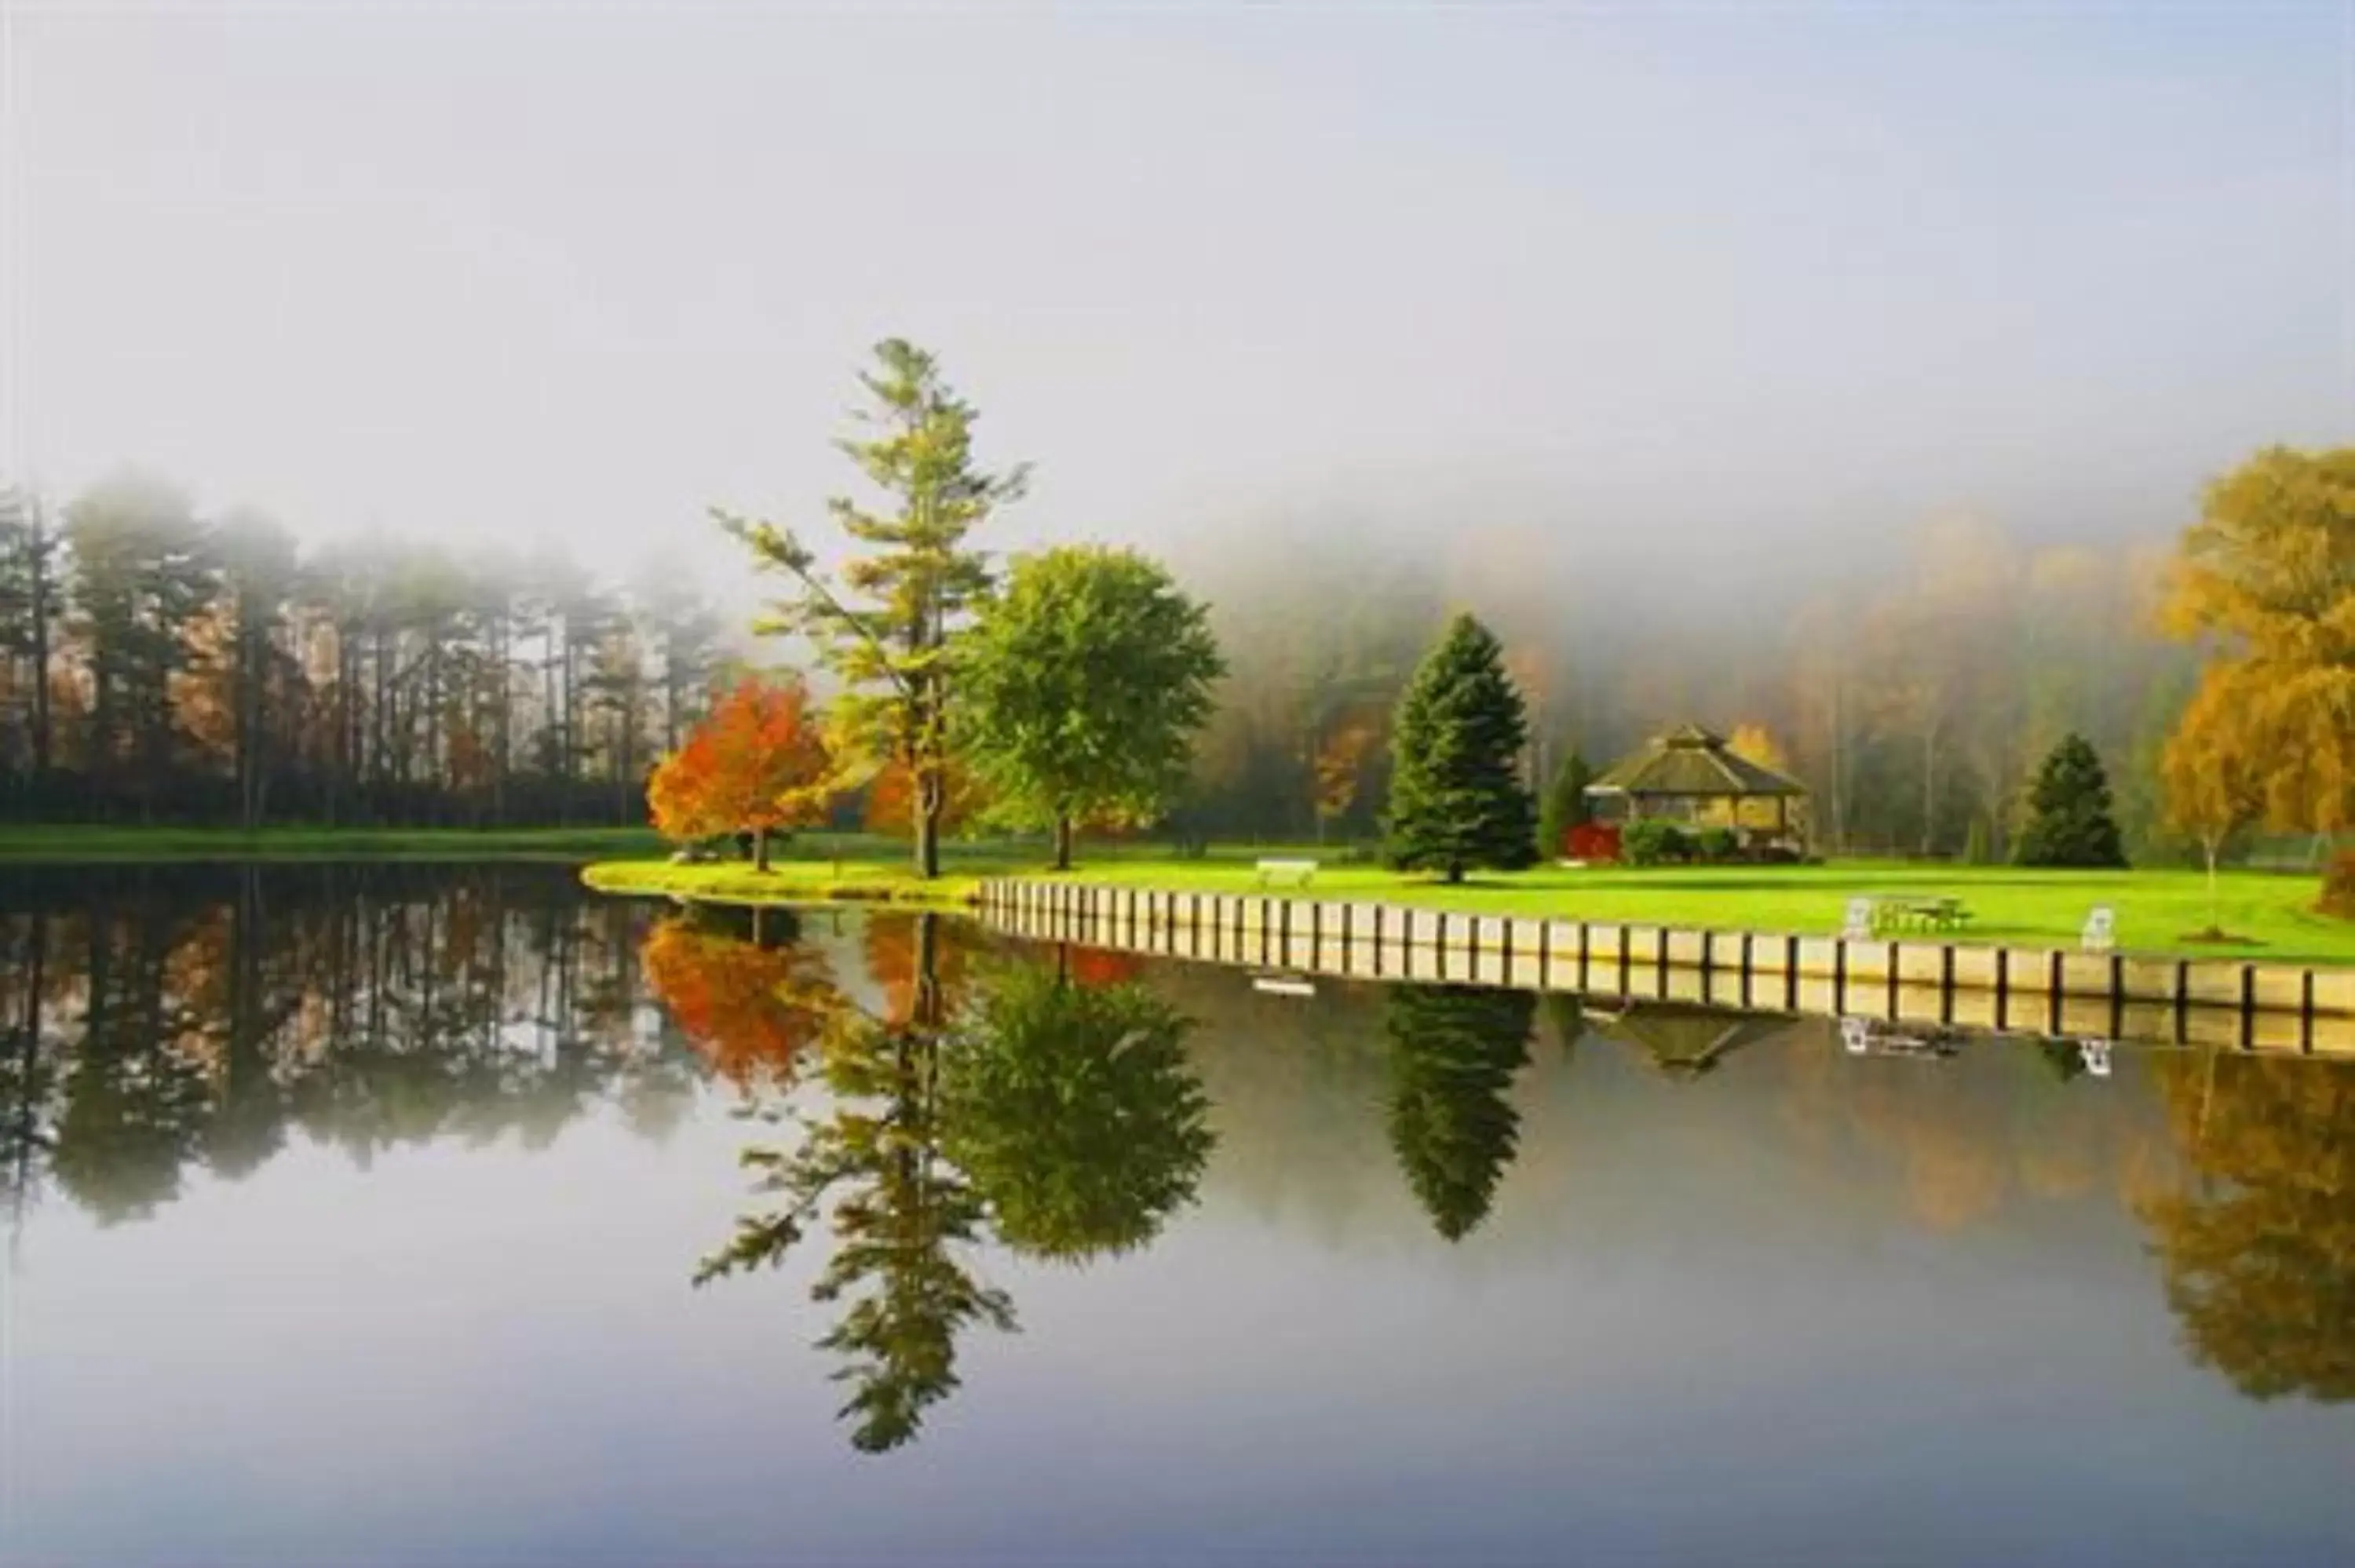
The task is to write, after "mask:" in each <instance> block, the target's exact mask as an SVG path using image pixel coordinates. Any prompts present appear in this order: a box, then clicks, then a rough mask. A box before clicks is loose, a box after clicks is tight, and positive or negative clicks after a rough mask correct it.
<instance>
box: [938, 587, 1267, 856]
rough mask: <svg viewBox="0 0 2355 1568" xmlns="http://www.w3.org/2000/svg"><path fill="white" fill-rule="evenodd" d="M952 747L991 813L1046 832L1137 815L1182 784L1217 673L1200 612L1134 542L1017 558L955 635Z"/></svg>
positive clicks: (1065, 846) (1141, 817)
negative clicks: (958, 708) (957, 703)
mask: <svg viewBox="0 0 2355 1568" xmlns="http://www.w3.org/2000/svg"><path fill="white" fill-rule="evenodd" d="M960 652H961V661H960V669H959V681H960V686H961V690H962V692H963V694H964V697H965V699H966V700H965V704H964V713H963V715H962V717H961V719H960V722H959V726H958V736H959V738H960V740H961V742H962V745H961V747H960V749H961V751H962V752H963V754H964V757H965V758H966V759H967V761H968V762H969V764H970V765H971V767H972V768H973V770H974V773H975V777H976V778H977V779H979V780H980V782H981V784H982V786H983V790H984V793H985V795H986V798H987V799H988V800H989V801H990V809H991V811H992V814H993V815H996V816H997V817H999V818H1001V819H1002V820H1004V821H1008V822H1010V823H1013V824H1016V825H1020V826H1028V827H1036V826H1047V825H1050V824H1051V825H1052V826H1053V828H1054V830H1055V864H1056V867H1057V868H1058V869H1067V868H1069V867H1070V865H1071V831H1072V827H1073V825H1074V824H1075V823H1077V822H1082V821H1128V822H1148V821H1152V820H1153V819H1154V818H1156V817H1157V816H1158V815H1160V813H1161V812H1162V811H1163V810H1166V809H1167V806H1168V804H1169V802H1170V801H1171V800H1175V799H1176V798H1177V794H1178V792H1179V791H1180V790H1182V789H1184V787H1185V784H1186V776H1187V772H1188V767H1189V765H1190V764H1191V762H1192V760H1193V746H1194V735H1195V732H1196V731H1198V730H1199V729H1200V728H1201V726H1202V724H1203V721H1205V720H1206V719H1208V718H1209V715H1210V684H1211V683H1212V682H1214V681H1216V680H1217V679H1218V678H1219V676H1220V674H1221V673H1224V670H1225V665H1224V664H1223V663H1222V662H1220V658H1219V645H1218V641H1217V639H1215V638H1214V637H1212V636H1211V635H1210V627H1209V618H1208V616H1207V615H1206V614H1205V613H1204V611H1203V609H1202V607H1201V606H1200V605H1199V604H1196V603H1195V602H1194V601H1193V600H1191V599H1188V598H1187V597H1186V595H1185V594H1184V593H1182V592H1180V591H1179V590H1178V588H1177V584H1176V582H1174V581H1173V580H1172V579H1171V577H1170V576H1169V574H1168V572H1167V571H1166V570H1165V569H1163V568H1162V567H1160V566H1159V565H1158V564H1157V563H1156V562H1154V561H1151V560H1148V559H1146V557H1145V556H1140V555H1138V554H1136V553H1135V551H1132V550H1116V549H1109V548H1105V547H1103V546H1064V547H1062V548H1060V549H1053V550H1049V551H1047V552H1046V553H1044V554H1043V555H1037V556H1021V557H1019V558H1018V559H1017V560H1016V561H1015V563H1014V567H1013V571H1012V572H1011V573H1010V574H1009V576H1008V577H1007V582H1006V585H1005V588H1004V589H1003V591H1001V592H1000V593H998V594H996V595H995V596H993V597H992V598H991V599H988V600H986V602H985V603H984V604H983V606H982V607H981V609H980V613H979V615H978V617H977V619H976V620H975V624H974V626H973V628H972V630H970V631H969V632H967V633H966V635H965V637H964V640H963V645H962V648H961V650H960Z"/></svg>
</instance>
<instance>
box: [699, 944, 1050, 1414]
mask: <svg viewBox="0 0 2355 1568" xmlns="http://www.w3.org/2000/svg"><path fill="white" fill-rule="evenodd" d="M915 935H916V948H915V955H914V957H915V967H914V976H913V982H912V987H911V998H912V1005H911V1010H910V1017H909V1018H908V1020H907V1021H906V1022H890V1021H886V1020H878V1019H873V1018H869V1017H866V1016H864V1015H862V1014H858V1013H855V1012H849V1011H847V1009H846V1010H845V1011H844V1012H843V1013H842V1014H841V1015H840V1016H839V1018H838V1019H837V1022H836V1025H835V1027H833V1028H832V1029H831V1030H829V1032H828V1033H827V1037H826V1041H825V1044H824V1065H825V1076H826V1086H827V1088H828V1089H829V1090H830V1091H831V1092H832V1095H833V1097H834V1107H833V1109H832V1111H831V1113H830V1114H829V1115H828V1116H826V1118H823V1119H821V1120H818V1121H816V1122H815V1123H814V1124H812V1125H811V1126H810V1127H809V1128H807V1130H806V1135H805V1138H804V1139H803V1140H802V1142H801V1144H800V1145H799V1147H797V1148H795V1149H794V1150H790V1151H786V1150H749V1151H748V1152H747V1153H746V1155H745V1161H746V1163H747V1164H749V1165H751V1166H754V1167H756V1168H758V1169H760V1170H761V1171H762V1172H763V1175H762V1183H761V1184H762V1190H763V1191H765V1192H772V1193H774V1194H776V1195H777V1196H778V1197H780V1198H782V1199H783V1203H782V1204H781V1205H780V1206H779V1207H778V1208H776V1209H775V1210H773V1211H772V1212H770V1213H765V1214H761V1215H755V1216H751V1217H747V1218H746V1219H743V1220H741V1221H740V1222H738V1225H737V1231H736V1235H735V1237H734V1238H733V1239H732V1240H731V1241H730V1244H729V1245H727V1246H726V1247H724V1248H722V1249H721V1250H720V1251H719V1252H718V1253H717V1254H714V1255H712V1256H710V1257H709V1258H706V1259H705V1260H704V1263H703V1265H702V1266H701V1268H700V1269H698V1272H697V1275H696V1278H697V1282H698V1284H700V1283H702V1282H704V1281H707V1280H709V1279H713V1278H717V1277H720V1276H722V1275H727V1274H731V1273H734V1272H736V1271H738V1270H740V1269H750V1268H752V1267H756V1266H761V1265H763V1264H773V1263H776V1262H779V1261H781V1260H782V1259H783V1256H784V1255H785V1254H786V1252H787V1251H788V1250H789V1249H790V1248H791V1247H792V1246H793V1245H794V1244H795V1243H796V1242H798V1241H799V1240H800V1239H801V1237H802V1236H803V1234H805V1232H806V1231H807V1229H808V1227H809V1226H810V1225H811V1224H814V1223H815V1222H816V1221H817V1220H818V1219H819V1218H820V1217H821V1216H823V1215H826V1213H827V1203H828V1200H829V1198H830V1197H832V1199H833V1202H832V1209H831V1214H830V1227H831V1229H832V1231H833V1234H834V1237H835V1241H836V1247H835V1251H834V1254H833V1255H832V1256H831V1257H830V1258H829V1259H828V1260H827V1262H826V1267H825V1269H824V1270H823V1271H821V1272H820V1274H819V1276H818V1279H817V1283H816V1284H815V1286H813V1287H811V1292H810V1293H811V1295H812V1297H813V1298H815V1299H817V1300H819V1301H827V1302H831V1301H837V1300H841V1299H843V1298H849V1299H850V1301H851V1305H850V1308H849V1309H848V1310H847V1312H845V1313H844V1314H843V1316H842V1318H841V1319H840V1320H839V1321H838V1322H837V1324H836V1325H835V1327H834V1328H833V1329H832V1330H830V1331H829V1332H828V1333H827V1334H826V1336H825V1337H824V1338H823V1339H821V1340H819V1341H818V1343H819V1344H820V1345H821V1346H822V1347H824V1348H825V1349H826V1350H830V1351H837V1353H839V1354H841V1355H843V1356H845V1357H847V1358H848V1363H847V1365H845V1366H844V1367H842V1368H841V1369H840V1370H839V1371H838V1372H836V1374H835V1375H836V1376H837V1378H839V1379H841V1380H842V1381H844V1382H847V1383H849V1384H851V1386H852V1393H851V1397H850V1399H849V1402H848V1403H847V1404H845V1405H844V1406H843V1408H842V1412H841V1414H843V1415H844V1417H846V1418H847V1419H850V1420H852V1421H853V1422H854V1425H853V1428H852V1432H851V1441H852V1443H853V1444H854V1445H855V1446H858V1448H860V1449H862V1450H864V1451H866V1452H868V1453H878V1452H881V1451H883V1450H885V1449H890V1448H896V1447H898V1446H900V1444H902V1443H905V1442H907V1441H908V1440H909V1439H910V1438H911V1437H913V1436H915V1435H916V1433H917V1431H918V1430H919V1429H920V1428H921V1426H922V1423H923V1417H924V1412H925V1411H926V1410H927V1409H928V1408H929V1407H930V1406H932V1405H933V1404H937V1403H939V1402H940V1401H941V1400H943V1399H944V1398H946V1397H947V1396H948V1395H949V1394H950V1393H953V1392H954V1390H955V1389H956V1387H957V1381H958V1380H957V1375H956V1335H957V1332H958V1330H961V1329H962V1328H964V1325H965V1324H967V1323H968V1322H971V1321H973V1320H974V1319H980V1320H981V1321H983V1322H986V1323H988V1324H990V1325H991V1326H992V1327H995V1328H997V1329H1000V1330H1011V1329H1012V1328H1013V1327H1014V1306H1013V1303H1012V1302H1011V1301H1010V1300H1008V1299H1007V1297H1006V1295H1005V1293H1004V1292H1003V1291H999V1290H994V1289H990V1288H988V1287H986V1286H983V1285H982V1284H980V1283H979V1282H978V1281H976V1280H975V1278H974V1277H973V1276H972V1275H970V1274H969V1273H967V1272H966V1270H965V1269H964V1266H963V1265H962V1264H961V1263H960V1261H959V1260H958V1258H957V1256H956V1255H955V1254H954V1252H953V1251H952V1248H954V1247H956V1246H959V1245H968V1244H971V1243H973V1242H974V1241H975V1239H976V1238H977V1236H978V1234H979V1232H980V1228H981V1224H982V1220H983V1217H984V1206H983V1203H982V1201H981V1198H980V1196H979V1195H978V1194H977V1193H976V1192H975V1190H974V1188H973V1185H972V1183H971V1182H970V1181H966V1180H965V1178H964V1176H963V1174H962V1173H960V1172H959V1171H957V1170H956V1169H955V1167H954V1165H952V1164H951V1163H950V1162H949V1161H948V1160H946V1159H945V1158H943V1155H942V1153H941V1151H940V1144H941V1085H940V1076H941V1074H940V1033H941V1011H942V1010H941V1005H940V992H939V986H938V983H937V980H936V978H935V977H936V961H935V959H934V958H933V953H934V942H933V940H932V916H920V917H919V925H918V927H917V928H916V933H915ZM837 1192H839V1193H840V1195H839V1196H834V1194H836V1193H837Z"/></svg>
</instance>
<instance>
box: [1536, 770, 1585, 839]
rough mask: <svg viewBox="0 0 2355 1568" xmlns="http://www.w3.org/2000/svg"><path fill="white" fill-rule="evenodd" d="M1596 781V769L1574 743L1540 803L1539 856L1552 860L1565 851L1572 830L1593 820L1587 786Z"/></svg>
mask: <svg viewBox="0 0 2355 1568" xmlns="http://www.w3.org/2000/svg"><path fill="white" fill-rule="evenodd" d="M1593 782H1594V769H1593V768H1590V767H1588V766H1587V763H1586V758H1584V757H1582V756H1581V755H1580V754H1579V751H1578V748H1577V747H1572V748H1571V751H1570V755H1568V756H1567V757H1564V758H1562V759H1561V767H1559V768H1555V769H1554V770H1553V781H1552V782H1551V783H1550V784H1549V785H1547V786H1546V793H1545V799H1544V800H1542V801H1540V802H1539V805H1538V858H1539V859H1540V860H1552V859H1554V858H1556V857H1557V856H1559V855H1561V854H1562V853H1564V844H1563V842H1562V841H1563V840H1565V839H1566V838H1568V837H1569V836H1570V830H1571V829H1572V828H1576V827H1582V826H1584V825H1585V824H1586V823H1587V822H1588V821H1590V820H1592V813H1591V812H1590V811H1589V810H1588V809H1587V804H1586V787H1587V786H1588V785H1589V784H1592V783H1593Z"/></svg>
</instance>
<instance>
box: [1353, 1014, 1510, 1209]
mask: <svg viewBox="0 0 2355 1568" xmlns="http://www.w3.org/2000/svg"><path fill="white" fill-rule="evenodd" d="M1384 1000H1385V1012H1384V1018H1383V1026H1384V1029H1385V1031H1386V1032H1387V1033H1388V1034H1389V1036H1390V1062H1391V1095H1390V1124H1391V1148H1392V1149H1393V1150H1396V1151H1397V1154H1398V1158H1399V1164H1400V1165H1401V1167H1402V1168H1403V1169H1404V1170H1405V1171H1406V1179H1407V1182H1408V1184H1409V1185H1410V1186H1412V1188H1413V1189H1414V1195H1415V1196H1416V1197H1417V1198H1418V1199H1420V1200H1421V1201H1422V1202H1423V1208H1424V1210H1425V1211H1426V1212H1427V1213H1429V1214H1430V1215H1431V1223H1432V1224H1433V1225H1434V1226H1436V1227H1437V1229H1438V1231H1439V1234H1441V1235H1443V1236H1444V1237H1446V1238H1447V1239H1448V1240H1449V1241H1461V1240H1462V1239H1463V1238H1464V1237H1465V1236H1466V1235H1468V1234H1471V1232H1472V1231H1473V1230H1474V1229H1475V1228H1476V1226H1477V1225H1478V1224H1480V1222H1481V1221H1482V1220H1484V1219H1486V1218H1487V1214H1488V1206H1489V1204H1490V1203H1491V1202H1493V1201H1494V1200H1495V1198H1496V1194H1497V1182H1498V1181H1501V1180H1503V1178H1504V1174H1505V1167H1506V1166H1507V1165H1508V1164H1510V1163H1511V1161H1512V1158H1513V1151H1514V1148H1515V1145H1516V1144H1517V1143H1518V1139H1519V1137H1520V1125H1521V1118H1520V1113H1519V1112H1518V1111H1516V1110H1515V1109H1514V1108H1513V1103H1512V1099H1511V1092H1512V1086H1513V1075H1514V1074H1515V1073H1517V1072H1518V1071H1519V1070H1520V1069H1521V1068H1522V1066H1523V1065H1526V1064H1527V1063H1528V1061H1529V1032H1530V1027H1531V1025H1532V1024H1533V1023H1534V1022H1536V1019H1537V998H1536V997H1535V996H1534V995H1532V994H1531V993H1529V992H1528V991H1487V990H1481V989H1478V988H1475V987H1471V986H1446V985H1400V986H1393V987H1391V990H1390V991H1389V992H1388V993H1387V995H1386V997H1385V999H1384Z"/></svg>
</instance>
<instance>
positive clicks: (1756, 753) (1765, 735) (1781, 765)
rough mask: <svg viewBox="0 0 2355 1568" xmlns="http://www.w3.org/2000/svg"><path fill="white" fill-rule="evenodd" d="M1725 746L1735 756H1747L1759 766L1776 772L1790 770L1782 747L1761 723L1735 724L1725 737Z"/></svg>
mask: <svg viewBox="0 0 2355 1568" xmlns="http://www.w3.org/2000/svg"><path fill="white" fill-rule="evenodd" d="M1725 748H1726V749H1727V750H1728V751H1731V752H1732V753H1734V754H1735V755H1736V756H1740V757H1746V758H1749V759H1750V760H1751V761H1753V762H1754V763H1756V764H1758V766H1759V767H1761V768H1773V769H1774V771H1775V772H1777V773H1787V772H1789V771H1790V770H1791V764H1790V761H1789V759H1788V758H1785V756H1784V755H1783V747H1781V745H1780V744H1778V743H1777V742H1776V741H1775V739H1774V735H1773V733H1772V732H1771V731H1769V730H1768V729H1767V727H1766V726H1764V725H1763V724H1738V725H1735V726H1733V733H1732V735H1730V736H1726V737H1725Z"/></svg>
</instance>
